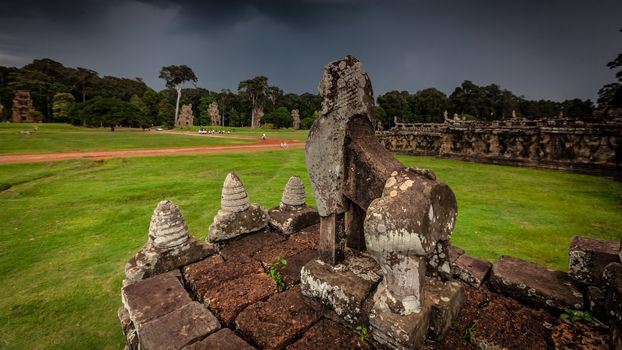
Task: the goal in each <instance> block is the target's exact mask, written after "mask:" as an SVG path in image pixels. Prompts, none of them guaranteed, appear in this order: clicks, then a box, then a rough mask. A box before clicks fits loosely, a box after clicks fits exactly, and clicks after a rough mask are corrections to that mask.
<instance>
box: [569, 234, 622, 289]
mask: <svg viewBox="0 0 622 350" xmlns="http://www.w3.org/2000/svg"><path fill="white" fill-rule="evenodd" d="M619 254H620V242H619V241H607V240H602V239H594V238H589V237H581V236H574V237H572V242H571V243H570V249H569V250H568V274H569V275H570V277H571V278H572V279H574V280H575V281H577V282H580V283H583V284H585V285H588V286H596V287H599V288H602V285H603V272H604V271H605V266H607V264H609V263H612V262H615V263H619V262H620V255H619Z"/></svg>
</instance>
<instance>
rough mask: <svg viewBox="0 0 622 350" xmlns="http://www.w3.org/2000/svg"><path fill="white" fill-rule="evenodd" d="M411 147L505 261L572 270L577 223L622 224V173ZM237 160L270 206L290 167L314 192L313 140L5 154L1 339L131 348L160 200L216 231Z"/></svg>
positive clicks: (592, 232) (479, 249) (203, 231)
mask: <svg viewBox="0 0 622 350" xmlns="http://www.w3.org/2000/svg"><path fill="white" fill-rule="evenodd" d="M3 136H4V135H2V136H0V139H1V138H2V137H3ZM189 137H192V136H189ZM2 142H4V141H2ZM398 159H400V161H402V162H403V163H404V164H405V165H407V166H417V167H423V168H430V169H432V170H434V171H435V172H436V174H437V176H438V177H439V178H440V179H441V180H442V181H444V182H446V183H448V184H449V185H450V186H451V188H452V189H453V190H454V191H455V193H456V197H457V200H458V208H459V212H458V222H457V226H456V230H455V232H454V235H453V238H452V239H453V242H454V244H456V245H458V246H460V247H462V248H464V249H465V250H466V251H467V252H468V253H470V254H472V255H476V256H479V257H482V258H486V259H490V260H492V261H494V260H495V259H497V258H498V257H499V256H501V255H503V254H510V255H514V256H517V257H520V258H523V259H527V260H530V261H533V262H536V263H540V264H544V265H546V266H548V267H551V268H555V269H561V270H566V269H567V267H566V264H567V249H568V245H569V243H570V239H571V237H572V236H573V235H585V236H591V237H598V238H604V239H620V238H622V233H621V232H622V231H621V229H620V228H621V227H622V183H619V182H614V181H612V180H609V179H606V178H600V177H593V176H587V175H578V174H569V173H562V172H556V171H548V170H538V169H531V168H515V167H507V166H496V165H486V164H476V163H468V162H461V161H454V160H442V159H435V158H429V157H410V156H401V155H400V156H398ZM229 171H236V172H237V173H238V175H240V177H241V179H242V181H243V182H244V184H245V185H246V188H247V191H248V193H249V196H250V199H251V201H253V202H256V203H260V204H262V205H263V206H264V207H266V208H270V207H273V206H276V205H278V202H279V199H280V197H281V193H282V190H283V187H284V185H285V183H286V182H287V179H288V178H289V177H290V176H292V175H298V176H301V177H302V178H303V179H304V181H305V183H306V184H307V190H308V195H309V197H310V198H309V199H308V203H309V204H311V205H314V200H313V198H312V195H311V193H310V187H309V181H308V177H307V175H306V168H305V162H304V151H303V150H300V149H296V150H294V149H289V150H279V151H271V152H253V153H246V154H240V153H236V154H215V155H196V156H175V157H147V158H127V159H110V160H104V161H92V160H75V161H64V162H50V163H33V164H11V165H0V189H2V191H1V192H0V208H1V210H0V285H1V286H2V288H0V349H120V348H122V347H123V344H124V339H123V336H122V333H121V328H120V325H119V322H118V320H117V317H116V311H117V309H118V307H119V306H120V305H121V301H120V287H121V281H122V279H123V268H124V265H125V263H126V261H127V260H128V259H129V258H130V257H131V256H132V255H133V254H135V253H136V252H137V251H138V249H139V248H140V247H141V246H142V245H143V244H144V243H145V242H146V241H147V231H148V226H149V221H150V218H151V213H152V211H153V209H154V208H155V206H156V204H157V203H158V201H160V200H162V199H171V200H173V201H174V202H175V203H177V205H178V206H179V207H180V208H181V210H182V212H183V214H184V216H185V218H186V221H187V223H188V227H189V229H190V232H191V233H192V234H193V235H194V236H196V237H198V238H200V239H204V238H206V236H207V229H208V226H209V224H210V223H211V222H212V219H213V217H214V215H215V214H216V212H217V210H218V208H219V205H220V191H221V186H222V182H223V180H224V178H225V176H226V174H227V173H228V172H229Z"/></svg>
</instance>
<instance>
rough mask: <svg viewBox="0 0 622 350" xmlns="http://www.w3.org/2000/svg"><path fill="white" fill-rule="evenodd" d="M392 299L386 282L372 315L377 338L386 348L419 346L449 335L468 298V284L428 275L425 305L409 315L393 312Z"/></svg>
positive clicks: (425, 288)
mask: <svg viewBox="0 0 622 350" xmlns="http://www.w3.org/2000/svg"><path fill="white" fill-rule="evenodd" d="M390 302H391V300H390V297H389V296H388V294H387V293H386V289H385V287H384V285H383V284H380V285H379V286H378V289H377V290H376V293H375V294H374V306H373V308H372V309H371V313H370V315H369V325H370V331H371V335H372V337H373V339H374V341H376V342H377V343H378V345H380V347H382V348H388V349H417V348H418V347H419V346H420V345H421V344H423V342H424V341H425V339H426V338H430V339H432V340H440V339H442V338H444V337H445V334H446V333H447V331H448V330H449V327H450V326H451V323H452V321H453V320H454V318H455V317H456V316H457V315H458V312H459V311H460V308H461V307H462V304H463V302H464V288H463V287H462V285H461V284H460V283H458V282H455V281H448V282H443V281H440V280H437V279H436V278H431V279H428V280H427V281H426V284H425V287H424V289H423V303H422V305H421V308H420V309H419V310H418V311H415V312H412V313H410V314H408V315H400V314H396V313H394V312H392V311H391V309H390V308H389V306H388V303H390Z"/></svg>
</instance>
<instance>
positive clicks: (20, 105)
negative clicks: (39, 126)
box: [11, 90, 41, 123]
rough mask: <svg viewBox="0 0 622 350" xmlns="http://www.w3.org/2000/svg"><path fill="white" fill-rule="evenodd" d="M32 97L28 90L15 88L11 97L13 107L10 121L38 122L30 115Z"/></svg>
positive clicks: (38, 120)
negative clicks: (15, 90)
mask: <svg viewBox="0 0 622 350" xmlns="http://www.w3.org/2000/svg"><path fill="white" fill-rule="evenodd" d="M32 111H34V109H33V108H32V99H31V98H30V92H29V91H26V90H17V92H15V97H14V98H13V108H12V109H11V121H12V122H13V123H35V122H40V121H41V120H40V119H36V118H34V117H33V115H32V113H31V112H32Z"/></svg>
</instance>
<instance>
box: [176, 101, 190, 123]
mask: <svg viewBox="0 0 622 350" xmlns="http://www.w3.org/2000/svg"><path fill="white" fill-rule="evenodd" d="M192 125H194V115H193V114H192V104H188V105H182V106H181V111H180V112H179V117H178V118H177V125H176V126H192Z"/></svg>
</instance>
